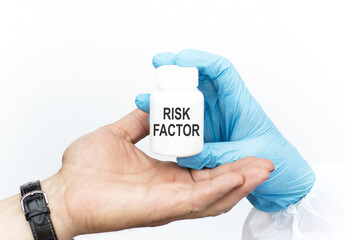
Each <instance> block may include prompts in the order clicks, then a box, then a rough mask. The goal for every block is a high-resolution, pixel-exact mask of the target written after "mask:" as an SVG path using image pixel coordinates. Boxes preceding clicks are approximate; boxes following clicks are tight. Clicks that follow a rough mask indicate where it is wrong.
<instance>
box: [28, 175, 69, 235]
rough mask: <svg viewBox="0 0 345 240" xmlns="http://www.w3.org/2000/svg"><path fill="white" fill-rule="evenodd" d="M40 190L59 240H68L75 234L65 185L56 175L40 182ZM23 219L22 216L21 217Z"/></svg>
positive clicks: (59, 176)
mask: <svg viewBox="0 0 345 240" xmlns="http://www.w3.org/2000/svg"><path fill="white" fill-rule="evenodd" d="M41 187H42V190H43V191H44V192H45V193H46V194H47V197H48V201H49V204H48V207H49V209H50V218H51V220H52V222H53V226H54V229H55V232H56V235H57V237H58V239H59V240H70V239H72V238H73V237H74V236H75V235H76V234H75V233H76V231H75V228H74V225H73V221H72V218H71V216H70V215H69V211H68V208H67V204H66V200H65V187H66V186H65V184H64V181H63V178H62V176H61V175H60V174H59V173H57V174H55V175H53V176H51V177H49V178H47V179H45V180H44V181H42V182H41ZM23 217H24V216H23Z"/></svg>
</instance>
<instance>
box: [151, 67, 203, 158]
mask: <svg viewBox="0 0 345 240" xmlns="http://www.w3.org/2000/svg"><path fill="white" fill-rule="evenodd" d="M156 83H157V86H158V91H156V92H154V93H152V94H151V97H150V144H151V150H152V152H154V153H157V154H160V155H165V156H173V157H188V156H192V155H195V154H198V153H200V152H201V151H202V149H203V145H204V96H203V94H202V93H201V92H200V91H199V90H198V88H197V87H198V69H197V68H195V67H179V66H177V65H165V66H161V67H158V68H157V69H156Z"/></svg>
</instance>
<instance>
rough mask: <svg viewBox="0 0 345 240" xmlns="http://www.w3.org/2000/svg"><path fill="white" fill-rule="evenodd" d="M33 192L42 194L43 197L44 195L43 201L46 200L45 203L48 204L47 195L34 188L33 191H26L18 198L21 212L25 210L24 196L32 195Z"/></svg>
mask: <svg viewBox="0 0 345 240" xmlns="http://www.w3.org/2000/svg"><path fill="white" fill-rule="evenodd" d="M35 194H43V197H44V201H45V202H46V204H47V205H48V197H47V194H46V193H45V192H43V191H41V190H35V191H32V192H29V193H26V194H24V195H23V196H22V198H21V199H20V205H21V206H22V210H23V212H26V211H25V207H24V200H25V198H27V197H29V196H32V195H35Z"/></svg>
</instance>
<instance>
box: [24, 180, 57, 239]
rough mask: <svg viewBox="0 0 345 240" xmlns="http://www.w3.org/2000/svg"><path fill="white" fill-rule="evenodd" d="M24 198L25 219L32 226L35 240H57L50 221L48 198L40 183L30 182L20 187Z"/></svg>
mask: <svg viewBox="0 0 345 240" xmlns="http://www.w3.org/2000/svg"><path fill="white" fill-rule="evenodd" d="M20 192H21V195H22V198H21V199H20V204H21V207H22V210H23V212H24V213H25V218H26V220H27V221H28V222H29V224H30V228H31V230H32V234H33V236H34V239H35V240H57V239H58V238H57V236H56V233H55V230H54V227H53V223H52V221H51V219H50V210H49V208H48V206H47V205H48V198H47V195H46V194H45V192H43V191H42V189H41V183H40V181H34V182H29V183H27V184H24V185H22V186H20Z"/></svg>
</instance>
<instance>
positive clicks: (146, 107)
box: [135, 93, 151, 113]
mask: <svg viewBox="0 0 345 240" xmlns="http://www.w3.org/2000/svg"><path fill="white" fill-rule="evenodd" d="M150 95H151V94H149V93H141V94H138V95H137V96H136V98H135V105H136V106H137V107H138V108H139V109H140V110H141V111H143V112H146V113H149V112H150Z"/></svg>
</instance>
